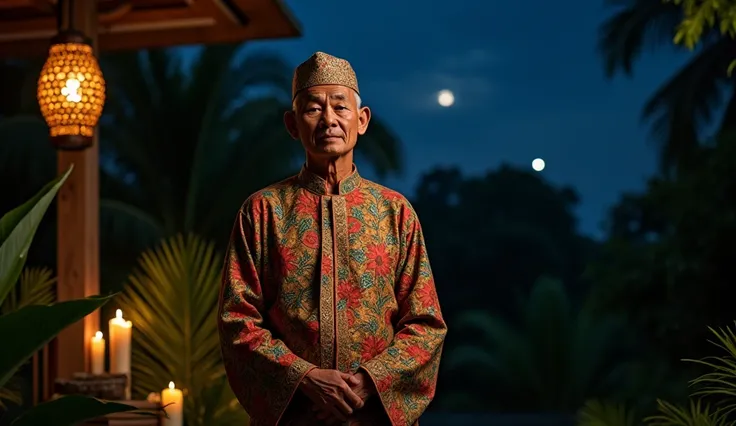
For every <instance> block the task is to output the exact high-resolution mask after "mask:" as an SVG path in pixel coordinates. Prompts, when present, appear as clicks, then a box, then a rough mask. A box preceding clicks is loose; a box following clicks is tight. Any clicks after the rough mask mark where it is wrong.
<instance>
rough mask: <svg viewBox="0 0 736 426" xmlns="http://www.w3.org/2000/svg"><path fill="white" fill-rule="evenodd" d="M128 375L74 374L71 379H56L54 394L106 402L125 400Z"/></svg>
mask: <svg viewBox="0 0 736 426" xmlns="http://www.w3.org/2000/svg"><path fill="white" fill-rule="evenodd" d="M127 385H128V375H127V374H108V373H103V374H90V373H74V375H72V378H71V379H56V381H55V382H54V392H55V393H57V394H59V395H87V396H91V397H94V398H100V399H106V400H124V399H127V398H126V388H127Z"/></svg>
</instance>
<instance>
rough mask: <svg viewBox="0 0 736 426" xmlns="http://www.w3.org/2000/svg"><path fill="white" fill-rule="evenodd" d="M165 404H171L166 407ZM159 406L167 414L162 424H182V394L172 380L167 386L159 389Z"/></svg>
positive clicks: (173, 425) (175, 425)
mask: <svg viewBox="0 0 736 426" xmlns="http://www.w3.org/2000/svg"><path fill="white" fill-rule="evenodd" d="M167 404H171V405H169V406H168V407H167V406H166V405H167ZM161 406H162V407H164V410H166V414H167V415H168V416H169V418H168V419H167V418H164V419H163V422H162V423H161V425H162V426H183V425H184V394H183V393H182V391H181V390H179V389H176V387H175V386H174V382H169V388H168V389H164V390H162V391H161Z"/></svg>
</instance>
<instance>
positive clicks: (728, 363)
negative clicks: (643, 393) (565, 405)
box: [578, 327, 736, 426]
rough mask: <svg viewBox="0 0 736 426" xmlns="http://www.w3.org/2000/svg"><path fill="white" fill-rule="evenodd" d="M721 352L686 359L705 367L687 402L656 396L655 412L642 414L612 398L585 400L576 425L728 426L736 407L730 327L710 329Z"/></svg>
mask: <svg viewBox="0 0 736 426" xmlns="http://www.w3.org/2000/svg"><path fill="white" fill-rule="evenodd" d="M709 330H710V332H711V335H712V336H714V337H715V340H714V341H713V342H712V343H713V344H714V345H715V346H716V347H718V348H719V349H721V351H722V354H721V355H720V356H710V357H706V358H704V359H700V360H686V361H688V362H693V363H696V364H699V365H701V366H703V367H705V368H706V372H705V373H704V374H702V375H701V376H699V377H697V378H696V379H694V380H692V381H691V382H690V383H691V385H692V386H694V387H695V392H694V393H693V395H692V398H691V399H690V401H689V402H688V403H687V404H683V405H678V404H673V403H670V402H667V401H666V400H661V399H659V400H657V411H658V413H657V414H655V415H652V416H649V417H645V418H643V419H642V417H641V416H640V415H639V414H637V411H634V410H631V409H630V408H628V407H626V406H624V405H622V404H619V403H614V402H610V401H609V402H602V401H600V400H591V401H588V402H587V403H586V404H585V406H584V407H583V408H581V410H580V411H579V412H578V426H634V425H638V424H647V425H649V426H727V425H733V420H731V418H732V417H731V415H732V414H733V412H734V411H736V393H735V392H734V389H736V333H734V331H733V330H731V329H730V328H728V327H727V328H725V329H714V328H710V329H709Z"/></svg>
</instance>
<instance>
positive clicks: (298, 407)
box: [218, 168, 447, 426]
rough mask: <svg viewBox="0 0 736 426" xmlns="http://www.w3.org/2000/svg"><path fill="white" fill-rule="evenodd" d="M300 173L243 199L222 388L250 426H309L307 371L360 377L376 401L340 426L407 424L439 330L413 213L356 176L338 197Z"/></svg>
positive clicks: (225, 309) (427, 383)
mask: <svg viewBox="0 0 736 426" xmlns="http://www.w3.org/2000/svg"><path fill="white" fill-rule="evenodd" d="M327 188H328V186H327V183H326V182H325V181H324V180H323V179H321V178H320V177H318V176H316V175H314V174H312V173H310V172H309V171H307V170H306V169H305V168H302V170H301V172H300V173H299V174H298V175H297V176H294V177H291V178H289V179H286V180H285V181H282V182H279V183H277V184H274V185H271V186H269V187H267V188H265V189H263V190H261V191H259V192H257V193H255V194H253V195H252V196H250V197H249V198H248V199H247V200H246V201H245V203H244V204H243V207H242V208H241V209H240V211H239V212H238V215H237V219H236V221H235V226H234V228H233V232H232V236H231V240H230V245H229V248H228V252H227V255H226V259H225V268H224V273H223V282H222V290H221V294H220V306H219V314H218V322H219V330H220V337H221V343H222V350H223V358H224V361H225V367H226V371H227V375H228V378H229V382H230V385H231V387H232V389H233V391H234V392H235V394H236V396H237V397H238V400H239V401H240V403H241V404H242V405H243V407H244V408H245V409H246V411H247V412H248V413H249V414H250V416H251V424H252V425H254V426H256V425H268V426H272V425H276V424H279V425H312V424H319V421H317V420H316V418H315V417H313V414H312V411H311V410H310V405H309V403H308V400H307V399H306V397H305V396H304V395H302V394H301V393H300V392H297V385H298V384H299V382H300V381H301V380H302V378H303V377H304V375H306V373H307V372H308V371H309V370H311V369H312V368H317V367H318V368H331V369H337V370H340V371H343V372H347V373H354V372H356V371H358V370H363V371H364V372H365V373H367V375H368V376H369V377H370V378H371V380H372V381H373V383H374V385H375V387H376V389H377V391H378V395H376V396H373V397H371V398H370V399H369V400H368V402H367V403H366V406H365V407H364V408H363V409H361V410H358V411H356V413H355V414H354V415H353V418H351V421H350V424H355V425H359V424H371V425H381V424H386V425H389V424H391V425H393V426H405V425H412V424H416V423H417V421H418V418H419V416H420V415H421V414H422V413H423V412H424V410H425V409H426V407H427V405H428V404H429V402H430V401H431V400H432V398H433V397H434V394H435V387H436V383H437V372H438V367H439V362H440V356H441V353H442V346H443V342H444V338H445V334H446V332H447V326H446V324H445V322H444V320H443V318H442V313H441V311H440V305H439V302H438V300H437V293H436V290H435V285H434V280H433V277H432V271H431V269H430V265H429V260H428V257H427V251H426V248H425V244H424V238H423V236H422V229H421V226H420V224H419V220H418V218H417V215H416V213H415V212H414V209H413V208H412V207H411V205H410V203H409V202H408V201H407V200H406V198H404V197H403V196H402V195H401V194H399V193H398V192H395V191H392V190H390V189H388V188H385V187H383V186H381V185H378V184H376V183H373V182H370V181H368V180H366V179H363V178H361V177H360V175H359V174H358V172H357V170H355V169H354V170H353V173H352V174H351V175H350V176H348V177H347V178H345V179H344V180H343V181H341V182H340V183H339V189H338V194H331V193H330V192H331V191H328V190H327Z"/></svg>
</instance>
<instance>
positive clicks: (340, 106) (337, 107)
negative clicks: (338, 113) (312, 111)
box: [335, 105, 347, 110]
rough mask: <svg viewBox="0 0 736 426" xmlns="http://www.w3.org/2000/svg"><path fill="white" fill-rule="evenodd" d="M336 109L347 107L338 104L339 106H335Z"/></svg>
mask: <svg viewBox="0 0 736 426" xmlns="http://www.w3.org/2000/svg"><path fill="white" fill-rule="evenodd" d="M335 109H336V110H342V109H347V107H345V106H343V105H338V106H336V107H335Z"/></svg>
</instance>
